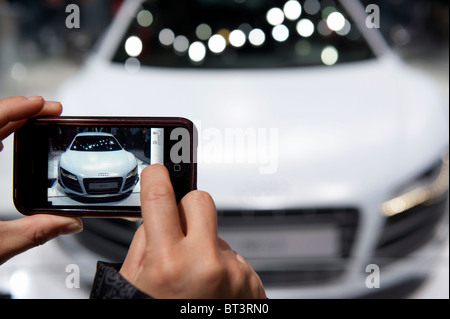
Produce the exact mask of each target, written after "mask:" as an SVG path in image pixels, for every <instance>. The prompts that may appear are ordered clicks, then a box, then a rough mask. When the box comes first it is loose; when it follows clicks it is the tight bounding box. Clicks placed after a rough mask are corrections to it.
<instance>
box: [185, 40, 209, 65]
mask: <svg viewBox="0 0 450 319" xmlns="http://www.w3.org/2000/svg"><path fill="white" fill-rule="evenodd" d="M188 55H189V58H190V59H191V60H192V61H194V62H201V61H203V59H204V58H205V55H206V47H205V45H204V44H203V43H201V42H200V41H196V42H194V43H192V44H191V45H190V46H189V51H188Z"/></svg>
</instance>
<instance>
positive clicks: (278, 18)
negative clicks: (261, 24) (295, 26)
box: [266, 8, 284, 25]
mask: <svg viewBox="0 0 450 319" xmlns="http://www.w3.org/2000/svg"><path fill="white" fill-rule="evenodd" d="M266 19H267V22H269V24H271V25H279V24H281V23H283V21H284V13H283V10H281V9H280V8H272V9H270V10H269V11H267V15H266Z"/></svg>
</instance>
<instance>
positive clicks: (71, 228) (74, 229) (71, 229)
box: [61, 223, 83, 235]
mask: <svg viewBox="0 0 450 319" xmlns="http://www.w3.org/2000/svg"><path fill="white" fill-rule="evenodd" d="M82 230H83V224H81V223H72V224H69V225H67V226H65V227H64V228H63V229H62V230H61V235H70V234H76V233H79V232H81V231H82Z"/></svg>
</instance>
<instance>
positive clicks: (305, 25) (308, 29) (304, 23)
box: [297, 19, 314, 38]
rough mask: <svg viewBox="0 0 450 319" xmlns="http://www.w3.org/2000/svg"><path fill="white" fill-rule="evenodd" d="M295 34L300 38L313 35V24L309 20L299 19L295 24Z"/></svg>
mask: <svg viewBox="0 0 450 319" xmlns="http://www.w3.org/2000/svg"><path fill="white" fill-rule="evenodd" d="M297 32H298V34H300V35H301V36H302V37H304V38H307V37H310V36H311V35H312V34H313V33H314V24H313V23H312V22H311V20H309V19H301V20H300V21H299V22H297Z"/></svg>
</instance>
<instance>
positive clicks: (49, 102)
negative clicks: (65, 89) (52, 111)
mask: <svg viewBox="0 0 450 319" xmlns="http://www.w3.org/2000/svg"><path fill="white" fill-rule="evenodd" d="M45 104H48V105H50V106H59V105H61V103H60V102H58V101H45Z"/></svg>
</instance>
